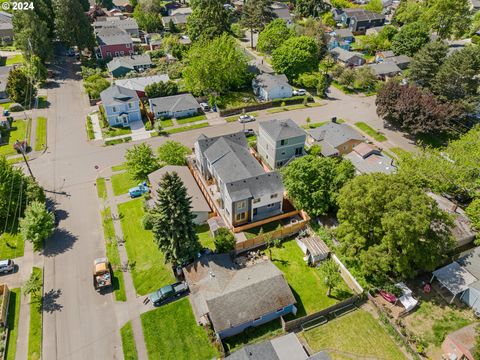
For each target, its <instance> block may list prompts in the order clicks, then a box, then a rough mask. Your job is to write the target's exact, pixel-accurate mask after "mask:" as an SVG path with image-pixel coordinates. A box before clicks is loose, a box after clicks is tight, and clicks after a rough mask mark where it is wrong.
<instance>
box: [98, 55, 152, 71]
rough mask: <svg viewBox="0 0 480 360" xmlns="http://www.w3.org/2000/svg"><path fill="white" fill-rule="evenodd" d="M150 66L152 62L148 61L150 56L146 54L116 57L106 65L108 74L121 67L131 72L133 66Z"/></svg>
mask: <svg viewBox="0 0 480 360" xmlns="http://www.w3.org/2000/svg"><path fill="white" fill-rule="evenodd" d="M151 65H152V61H151V60H150V55H148V54H140V55H129V56H118V57H115V58H113V59H112V60H111V61H109V62H108V63H107V67H108V71H110V72H112V71H115V70H116V69H118V68H121V67H125V68H127V69H131V70H133V69H134V68H135V66H151Z"/></svg>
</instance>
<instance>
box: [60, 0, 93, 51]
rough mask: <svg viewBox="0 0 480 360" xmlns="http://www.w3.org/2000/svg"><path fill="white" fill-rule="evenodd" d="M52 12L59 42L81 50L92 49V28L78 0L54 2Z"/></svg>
mask: <svg viewBox="0 0 480 360" xmlns="http://www.w3.org/2000/svg"><path fill="white" fill-rule="evenodd" d="M53 10H54V13H55V28H56V30H57V34H58V37H59V39H60V40H62V41H63V42H65V44H67V45H68V46H78V48H79V49H81V50H83V49H85V48H88V49H93V47H94V45H95V38H94V36H93V28H92V26H91V25H90V22H89V20H88V17H87V15H86V14H85V12H84V9H83V8H82V5H81V4H80V2H78V0H54V2H53ZM87 10H88V9H87Z"/></svg>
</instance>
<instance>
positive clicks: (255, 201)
mask: <svg viewBox="0 0 480 360" xmlns="http://www.w3.org/2000/svg"><path fill="white" fill-rule="evenodd" d="M261 200H262V199H261V198H256V199H253V203H254V204H256V203H259V202H260V201H261Z"/></svg>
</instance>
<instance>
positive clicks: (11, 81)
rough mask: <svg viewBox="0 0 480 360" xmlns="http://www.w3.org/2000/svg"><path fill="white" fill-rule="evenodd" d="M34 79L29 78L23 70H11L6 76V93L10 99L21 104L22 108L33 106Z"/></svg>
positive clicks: (35, 90) (34, 94)
mask: <svg viewBox="0 0 480 360" xmlns="http://www.w3.org/2000/svg"><path fill="white" fill-rule="evenodd" d="M34 81H35V80H34V79H33V78H29V77H28V76H27V73H26V71H25V69H23V68H16V69H12V70H11V71H10V73H9V74H8V82H7V87H6V91H7V94H8V96H9V98H10V99H12V100H13V101H14V102H17V103H20V104H22V105H23V106H24V107H30V106H31V105H33V101H34V98H35V96H36V94H37V89H36V88H35V86H34Z"/></svg>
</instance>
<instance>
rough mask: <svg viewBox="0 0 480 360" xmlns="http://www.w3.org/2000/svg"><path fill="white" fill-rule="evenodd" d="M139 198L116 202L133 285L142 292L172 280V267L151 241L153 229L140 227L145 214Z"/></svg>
mask: <svg viewBox="0 0 480 360" xmlns="http://www.w3.org/2000/svg"><path fill="white" fill-rule="evenodd" d="M142 202H143V199H135V200H132V201H129V202H125V203H122V204H119V205H118V211H119V213H120V219H121V220H120V221H121V224H122V230H123V235H124V240H125V247H126V250H127V255H128V262H129V264H130V266H131V268H132V270H131V274H132V279H133V285H134V286H135V289H136V291H137V293H138V294H139V295H146V294H148V293H150V292H152V291H155V290H157V289H159V288H160V287H162V286H164V285H168V284H171V283H172V282H174V281H175V278H174V276H173V272H172V269H171V268H170V265H169V264H165V258H164V256H163V254H162V253H161V251H160V250H159V249H158V247H157V245H156V244H155V243H154V241H153V233H152V232H151V231H150V230H145V229H143V227H142V219H143V216H144V215H145V212H144V210H143V203H142Z"/></svg>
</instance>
